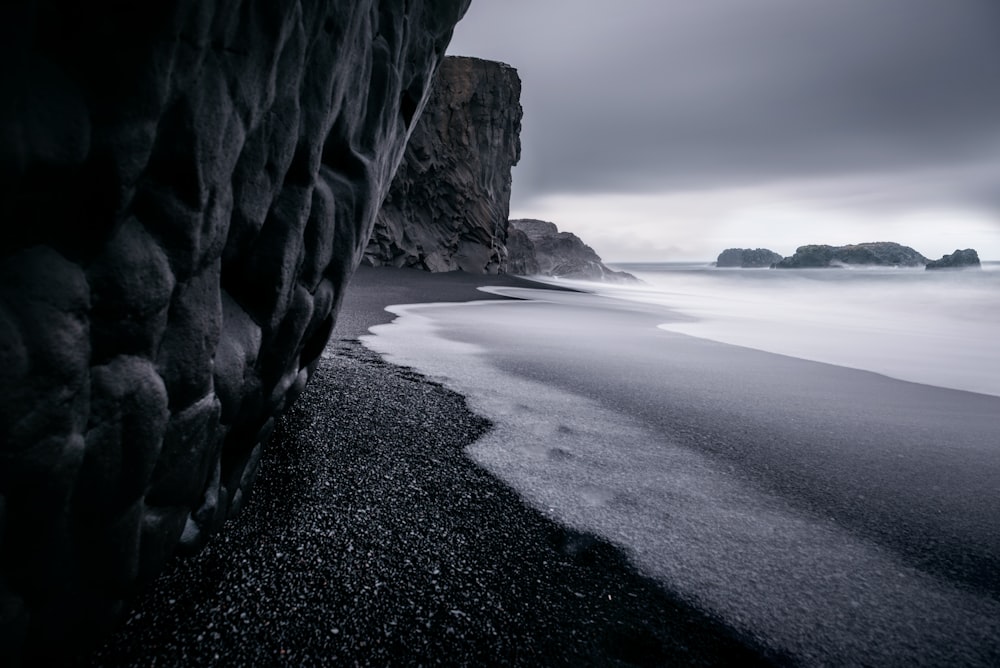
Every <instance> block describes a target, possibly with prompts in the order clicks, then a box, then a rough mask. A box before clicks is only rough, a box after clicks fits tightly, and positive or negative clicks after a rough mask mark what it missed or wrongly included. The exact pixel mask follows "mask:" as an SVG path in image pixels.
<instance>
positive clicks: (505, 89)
mask: <svg viewBox="0 0 1000 668" xmlns="http://www.w3.org/2000/svg"><path fill="white" fill-rule="evenodd" d="M520 95H521V80H520V78H519V77H518V76H517V71H516V70H514V68H512V67H510V66H508V65H504V64H503V63H497V62H492V61H486V60H479V59H477V58H462V57H448V58H446V59H445V61H444V63H442V65H441V68H440V71H439V73H438V78H437V81H436V82H435V85H434V91H433V94H432V96H431V99H430V100H429V101H428V103H427V107H426V109H425V110H424V113H423V115H422V116H421V117H420V121H419V122H418V123H417V127H416V129H415V130H414V132H413V136H412V137H411V138H410V142H409V145H408V146H407V148H406V155H405V159H404V160H403V163H402V164H401V165H400V168H399V171H398V172H397V173H396V178H395V180H394V181H393V184H392V188H391V190H390V191H389V195H388V196H387V197H386V200H385V203H384V204H383V206H382V210H381V211H380V212H379V215H378V218H377V220H376V224H375V230H374V233H373V234H372V237H371V240H370V241H369V243H368V247H367V249H366V250H365V256H364V261H365V262H366V263H367V264H370V265H374V266H382V265H389V266H396V267H414V268H418V269H424V270H428V271H452V270H457V269H461V270H464V271H468V272H473V273H492V274H495V273H497V272H498V271H503V270H504V267H505V266H506V257H507V254H506V249H505V246H504V244H505V242H506V240H507V215H508V211H509V206H510V187H511V173H510V172H511V168H512V167H513V166H514V165H516V164H517V161H518V160H519V159H520V156H521V142H520V132H521V113H522V112H521V105H520V102H519V100H520Z"/></svg>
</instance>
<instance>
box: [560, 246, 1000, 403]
mask: <svg viewBox="0 0 1000 668" xmlns="http://www.w3.org/2000/svg"><path fill="white" fill-rule="evenodd" d="M616 267H618V268H621V269H623V270H625V271H629V272H631V273H632V274H634V275H635V276H636V277H638V278H640V279H642V280H643V281H645V283H646V285H643V286H638V287H636V286H619V285H600V284H593V283H587V284H580V286H581V287H584V288H585V289H587V290H593V291H596V292H597V293H598V294H602V295H607V296H614V297H617V298H620V299H627V300H633V301H637V302H643V303H649V304H659V305H662V306H665V307H668V308H670V309H673V310H676V311H677V312H678V313H680V314H683V315H685V316H690V317H688V318H685V319H684V321H682V322H669V323H664V324H663V325H661V327H662V328H663V329H666V330H668V331H672V332H678V333H681V334H688V335H691V336H697V337H701V338H706V339H710V340H713V341H719V342H722V343H729V344H733V345H739V346H745V347H748V348H755V349H758V350H764V351H767V352H773V353H778V354H783V355H790V356H793V357H799V358H802V359H808V360H813V361H818V362H826V363H829V364H837V365H840V366H846V367H850V368H855V369H864V370H867V371H874V372H877V373H882V374H885V375H888V376H891V377H893V378H899V379H901V380H909V381H913V382H919V383H927V384H930V385H938V386H941V387H948V388H952V389H961V390H968V391H972V392H981V393H985V394H993V395H1000V345H997V341H998V340H1000V263H987V264H984V268H983V270H981V271H976V270H966V271H925V270H924V269H922V268H920V269H891V268H853V269H851V268H838V269H780V270H779V269H718V268H715V267H712V266H710V265H707V264H692V263H684V264H680V263H671V264H668V263H662V264H622V265H616ZM559 283H560V284H567V282H566V281H559Z"/></svg>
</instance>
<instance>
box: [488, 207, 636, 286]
mask: <svg viewBox="0 0 1000 668" xmlns="http://www.w3.org/2000/svg"><path fill="white" fill-rule="evenodd" d="M510 231H511V238H512V239H513V240H514V242H513V244H510V245H509V246H508V248H507V250H508V267H509V272H510V273H523V274H525V275H530V274H536V275H538V274H541V275H545V276H557V277H560V278H574V279H578V280H583V281H608V282H617V283H624V282H633V281H634V282H638V280H639V279H637V278H636V277H635V276H633V275H632V274H629V273H628V272H624V271H614V270H613V269H609V268H608V267H607V266H605V265H604V263H603V262H602V261H601V258H600V257H599V256H598V255H597V253H595V252H594V249H593V248H591V247H590V246H588V245H586V244H585V243H583V241H581V239H580V237H578V236H576V235H575V234H573V233H571V232H560V231H559V229H558V228H557V227H556V225H555V223H549V222H546V221H544V220H532V219H521V220H512V221H510ZM514 269H518V270H519V271H514ZM521 270H523V271H521Z"/></svg>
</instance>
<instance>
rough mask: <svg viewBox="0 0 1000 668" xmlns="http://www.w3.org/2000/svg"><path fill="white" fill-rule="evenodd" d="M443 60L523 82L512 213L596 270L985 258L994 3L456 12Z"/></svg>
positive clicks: (489, 0) (741, 1) (995, 228)
mask: <svg viewBox="0 0 1000 668" xmlns="http://www.w3.org/2000/svg"><path fill="white" fill-rule="evenodd" d="M449 53H451V54H454V55H469V56H478V57H481V58H488V59H492V60H501V61H503V62H506V63H509V64H510V65H513V66H514V67H516V68H517V70H518V72H519V74H520V76H521V79H522V82H523V91H522V98H521V102H522V105H523V107H524V114H525V115H524V122H523V131H522V145H523V150H522V158H521V163H520V165H519V166H518V167H516V168H515V170H514V186H513V196H512V200H511V216H512V217H531V218H542V219H545V220H551V221H553V222H555V223H556V224H557V225H559V226H560V229H566V230H569V231H572V232H576V233H577V234H579V235H580V236H581V237H583V239H584V240H585V241H587V242H588V243H590V244H591V245H592V246H594V248H595V249H596V250H597V252H598V253H599V254H601V255H602V256H603V257H604V258H605V260H610V261H615V260H618V261H627V260H636V261H657V260H685V259H696V260H697V259H714V257H715V256H716V255H717V254H718V253H719V252H720V251H721V250H722V249H723V248H726V247H730V246H744V247H746V246H750V247H757V246H768V247H771V248H772V249H773V250H776V251H778V252H780V253H783V254H790V253H792V252H793V251H794V249H795V248H796V247H797V246H799V245H802V244H806V243H831V244H844V243H856V242H862V241H882V240H885V241H898V242H900V243H904V244H907V245H911V246H913V247H914V248H916V249H917V250H919V251H921V252H923V253H924V254H925V255H928V256H933V257H939V256H940V255H942V254H944V253H946V252H951V251H953V250H954V249H955V248H957V247H961V248H965V247H969V246H971V247H974V248H977V249H978V250H979V252H980V255H981V256H982V257H983V258H984V259H998V260H1000V0H615V1H614V2H609V1H608V0H601V1H600V2H596V1H594V0H503V1H500V0H473V2H472V7H471V8H470V10H469V12H468V14H467V15H466V17H465V19H463V20H462V22H461V23H460V24H459V25H458V27H457V28H456V29H455V36H454V39H453V41H452V45H451V48H450V49H449Z"/></svg>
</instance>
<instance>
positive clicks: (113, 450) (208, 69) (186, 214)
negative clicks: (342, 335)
mask: <svg viewBox="0 0 1000 668" xmlns="http://www.w3.org/2000/svg"><path fill="white" fill-rule="evenodd" d="M467 6H468V0H408V1H407V2H377V3H376V2H356V1H354V0H324V1H323V2H256V3H250V2H242V3H241V2H216V1H213V0H175V1H173V2H156V3H120V2H110V3H109V2H99V3H65V2H51V1H43V0H25V1H22V2H16V3H6V4H4V6H3V7H0V25H2V26H3V27H4V29H5V30H4V40H3V41H2V42H0V90H2V95H0V97H2V100H3V104H0V140H2V141H0V177H2V178H0V210H2V212H3V225H2V227H0V663H2V664H4V665H16V664H18V663H19V662H20V661H21V660H22V659H23V660H25V661H27V662H29V663H32V664H38V665H51V664H58V665H62V661H61V659H62V658H64V657H65V655H66V654H69V653H72V652H73V651H74V650H76V649H78V648H79V647H80V646H81V644H87V643H89V642H94V641H95V640H97V639H99V638H100V635H101V633H103V632H104V631H105V630H107V629H108V628H109V627H110V626H112V625H113V623H114V621H115V619H116V617H117V616H118V615H119V614H120V613H121V612H122V611H123V609H124V604H123V602H124V601H125V600H127V599H128V597H130V596H131V595H133V594H134V593H135V592H136V590H137V589H138V588H139V587H140V586H141V585H142V584H143V583H144V582H146V581H148V580H150V579H151V578H153V577H154V576H156V575H157V573H158V572H159V571H160V570H161V568H162V567H163V565H164V563H165V562H166V560H167V559H168V558H169V557H170V556H171V555H173V554H174V553H175V552H176V551H177V550H178V549H183V550H189V551H191V550H196V549H198V548H199V547H200V546H202V545H203V544H204V542H205V540H206V538H207V536H208V535H209V534H210V533H211V532H212V531H214V530H216V529H218V528H219V527H220V526H221V525H222V523H223V522H224V521H225V519H226V518H227V517H229V516H231V515H232V514H233V513H235V512H236V511H237V510H238V509H239V508H240V506H241V505H242V504H243V503H244V502H245V500H246V498H247V493H248V490H249V488H250V486H251V485H252V483H253V480H254V477H255V473H256V471H257V464H258V461H259V459H260V457H261V452H262V446H263V444H264V442H265V441H266V440H267V438H268V435H269V434H270V432H271V429H272V427H273V425H274V419H275V416H276V415H277V414H278V413H280V412H281V411H282V410H284V409H285V408H286V407H288V406H289V404H290V403H291V402H292V401H293V400H294V399H295V397H296V396H297V395H298V394H299V392H301V391H302V389H303V386H304V385H305V383H306V381H307V379H308V378H309V375H310V374H311V373H312V371H313V369H315V366H316V364H317V362H318V358H319V355H320V353H321V352H322V350H323V348H324V346H325V344H326V342H327V339H328V338H329V335H330V332H331V330H332V328H333V323H334V318H335V313H336V308H337V305H338V304H339V303H340V299H341V296H342V293H343V290H344V288H345V285H346V283H347V281H348V278H349V276H350V275H351V273H352V271H353V269H354V267H355V265H356V263H357V261H358V260H359V259H360V257H361V253H362V251H363V248H364V244H365V243H366V241H367V239H368V236H369V233H370V232H371V226H372V223H373V221H374V218H375V213H376V209H377V207H378V205H379V203H380V202H381V201H382V198H383V196H384V195H385V193H386V192H387V190H388V188H389V183H390V180H391V178H392V174H393V172H394V170H395V168H396V166H397V165H398V164H399V161H400V159H401V158H402V155H403V150H404V146H405V142H406V138H407V135H408V133H409V132H410V131H411V129H412V126H413V123H414V122H415V120H416V118H417V116H418V115H419V113H420V110H421V109H422V108H423V106H424V103H425V100H426V96H427V94H428V91H429V89H430V82H431V79H432V77H433V74H434V71H435V70H436V68H437V65H438V62H439V60H440V59H441V57H442V54H443V53H444V51H445V49H446V47H447V44H448V42H449V39H450V37H451V31H452V27H453V26H454V24H455V23H456V22H457V21H458V19H459V18H460V17H461V16H462V14H463V13H464V11H465V9H466V7H467ZM464 205H465V203H464V202H457V203H456V204H455V206H456V207H460V206H464ZM472 206H475V203H474V202H473V203H472ZM233 568H236V569H238V568H239V565H235V564H234V565H233ZM180 614H183V613H180ZM220 615H221V616H223V617H224V613H221V612H220ZM220 619H221V617H220Z"/></svg>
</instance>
